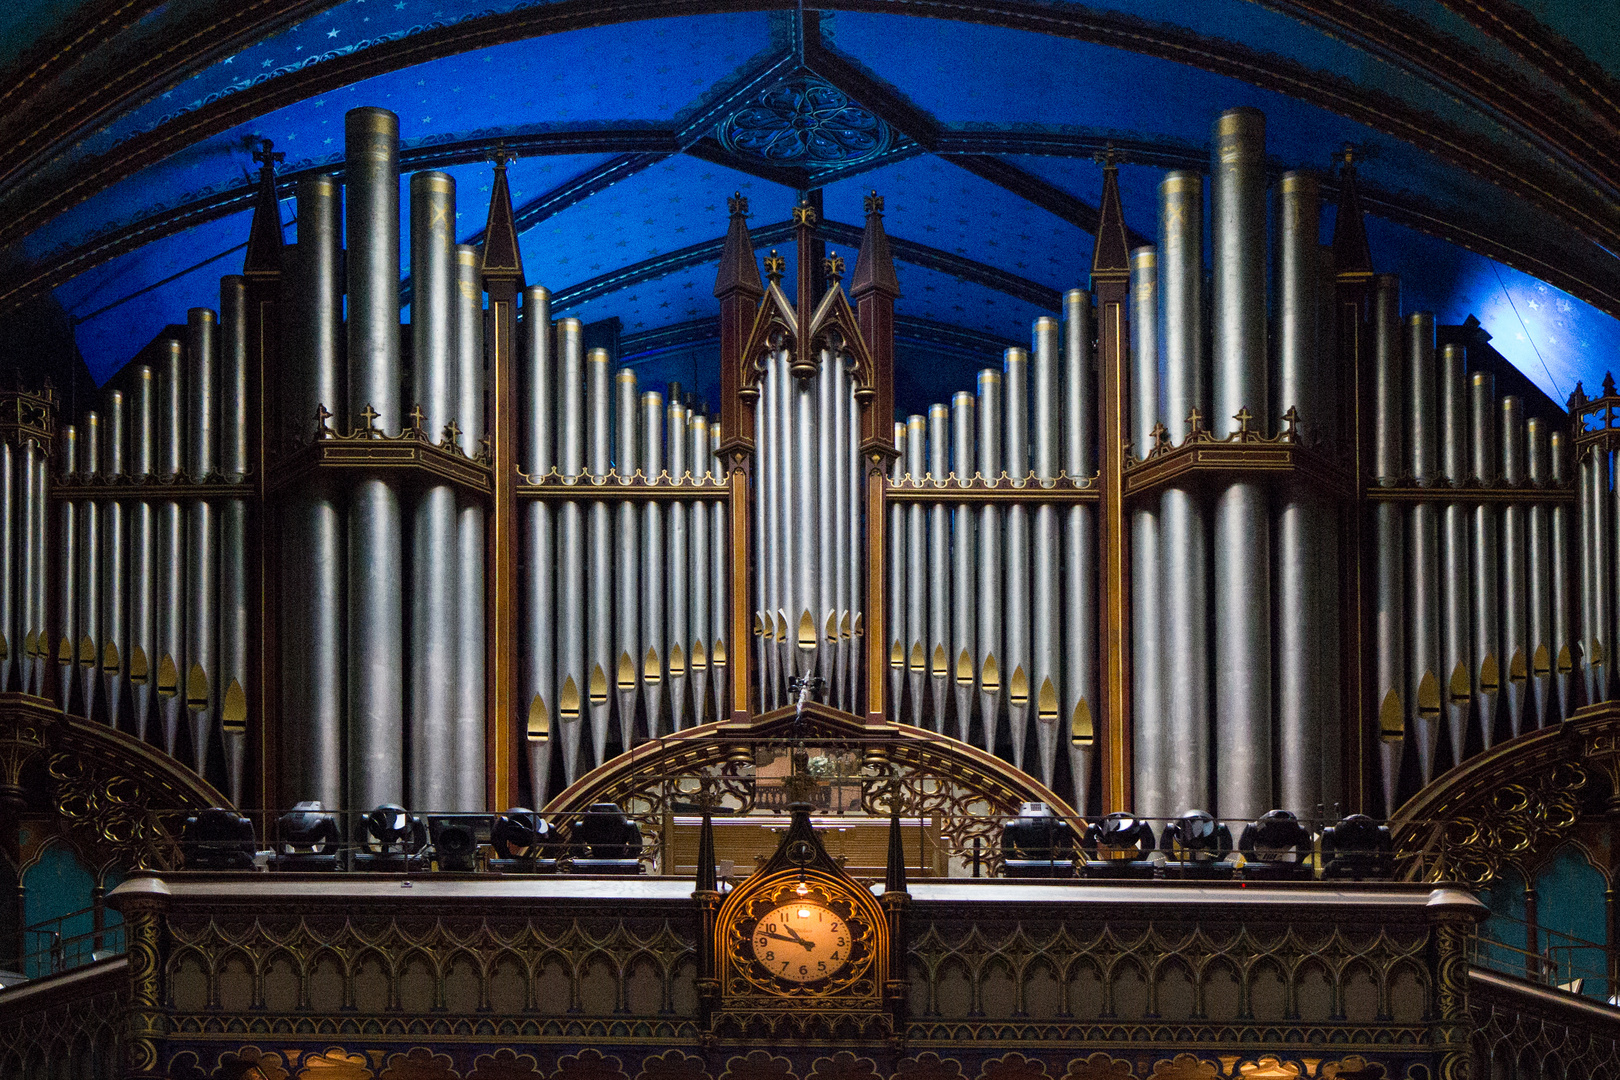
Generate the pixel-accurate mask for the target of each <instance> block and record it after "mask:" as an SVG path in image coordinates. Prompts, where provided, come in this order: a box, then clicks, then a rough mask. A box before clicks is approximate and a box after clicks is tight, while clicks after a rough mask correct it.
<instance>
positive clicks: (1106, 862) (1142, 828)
mask: <svg viewBox="0 0 1620 1080" xmlns="http://www.w3.org/2000/svg"><path fill="white" fill-rule="evenodd" d="M1080 846H1081V848H1082V849H1083V850H1084V851H1085V855H1086V877H1088V878H1150V877H1152V876H1153V870H1154V864H1153V862H1152V860H1150V859H1149V857H1148V856H1149V853H1150V852H1152V851H1153V826H1151V825H1149V824H1148V823H1147V822H1145V821H1143V820H1141V819H1140V818H1138V817H1136V816H1135V815H1134V814H1127V813H1114V814H1109V815H1108V816H1107V817H1105V818H1103V819H1102V820H1100V821H1094V822H1092V823H1091V824H1090V825H1088V826H1086V834H1085V836H1084V838H1082V839H1081V841H1080ZM1133 856H1134V857H1133Z"/></svg>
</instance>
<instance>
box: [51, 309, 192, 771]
mask: <svg viewBox="0 0 1620 1080" xmlns="http://www.w3.org/2000/svg"><path fill="white" fill-rule="evenodd" d="M210 314H212V312H210ZM80 434H81V439H82V443H83V445H82V446H80V448H79V449H80V454H79V475H80V476H82V477H84V478H85V479H91V478H93V477H96V476H99V475H100V474H101V415H100V414H99V413H97V412H95V411H91V412H87V413H85V414H84V428H83V430H82V431H81V433H80ZM78 524H79V621H78V627H77V630H78V637H77V638H75V639H73V640H74V642H75V644H76V645H77V649H76V650H75V660H76V664H77V668H78V674H77V675H75V676H74V684H75V685H76V686H77V687H78V691H79V701H80V704H81V706H82V707H83V710H84V712H83V715H84V717H85V719H87V720H93V719H95V718H96V716H97V712H96V705H97V703H98V702H99V700H100V695H99V694H98V693H97V690H98V689H99V683H100V682H101V680H100V679H99V678H97V676H96V659H97V657H96V654H97V651H98V648H97V644H98V643H97V641H96V637H97V636H98V635H99V634H100V632H101V507H100V506H99V505H97V503H96V501H95V500H94V499H84V500H81V501H80V503H79V522H78ZM197 771H198V772H202V766H201V765H200V764H199V765H198V766H197Z"/></svg>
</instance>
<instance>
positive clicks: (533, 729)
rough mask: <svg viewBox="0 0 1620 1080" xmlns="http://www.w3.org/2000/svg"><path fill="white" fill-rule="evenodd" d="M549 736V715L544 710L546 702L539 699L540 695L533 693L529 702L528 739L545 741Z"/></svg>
mask: <svg viewBox="0 0 1620 1080" xmlns="http://www.w3.org/2000/svg"><path fill="white" fill-rule="evenodd" d="M550 737H551V716H550V714H548V713H547V712H546V703H545V702H543V701H541V700H540V695H539V694H536V695H534V700H533V701H530V702H529V739H530V740H531V741H533V742H545V741H546V740H547V739H548V738H550Z"/></svg>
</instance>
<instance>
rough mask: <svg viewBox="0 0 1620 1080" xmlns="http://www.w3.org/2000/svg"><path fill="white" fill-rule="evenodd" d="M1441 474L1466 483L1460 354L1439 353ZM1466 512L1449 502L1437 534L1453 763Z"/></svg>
mask: <svg viewBox="0 0 1620 1080" xmlns="http://www.w3.org/2000/svg"><path fill="white" fill-rule="evenodd" d="M1440 470H1441V472H1442V473H1443V474H1444V476H1445V478H1446V480H1447V481H1449V482H1450V483H1451V484H1452V485H1454V486H1459V485H1461V484H1463V483H1464V482H1465V481H1466V480H1467V479H1468V386H1467V377H1466V375H1465V374H1464V372H1463V350H1462V347H1461V346H1459V345H1446V346H1444V347H1443V348H1442V349H1441V350H1440ZM1469 517H1470V515H1469V512H1468V506H1467V504H1465V503H1460V502H1456V501H1452V502H1448V503H1446V506H1445V517H1444V520H1443V522H1442V525H1441V535H1440V572H1441V576H1442V579H1443V583H1444V584H1443V590H1442V591H1443V595H1444V598H1445V599H1444V614H1443V618H1442V620H1441V635H1440V640H1441V647H1442V649H1443V650H1444V660H1443V661H1442V671H1443V672H1444V675H1445V698H1446V713H1447V724H1448V727H1449V728H1450V732H1451V753H1452V761H1453V763H1458V762H1461V761H1462V760H1463V758H1464V756H1466V754H1467V735H1468V718H1469V708H1470V704H1471V702H1472V701H1473V697H1474V689H1475V683H1474V678H1475V673H1476V668H1475V665H1474V657H1473V641H1472V638H1471V633H1470V631H1471V629H1472V616H1473V611H1472V608H1471V605H1470V602H1469V580H1470V575H1469V535H1468V534H1469V529H1468V526H1469Z"/></svg>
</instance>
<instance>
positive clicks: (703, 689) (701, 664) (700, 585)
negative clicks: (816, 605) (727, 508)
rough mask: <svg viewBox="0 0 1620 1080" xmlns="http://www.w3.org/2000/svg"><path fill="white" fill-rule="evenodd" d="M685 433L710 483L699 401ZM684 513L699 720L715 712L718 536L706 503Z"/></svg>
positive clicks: (698, 471) (698, 470) (695, 470)
mask: <svg viewBox="0 0 1620 1080" xmlns="http://www.w3.org/2000/svg"><path fill="white" fill-rule="evenodd" d="M687 433H688V437H689V438H690V440H691V447H690V451H689V458H688V460H689V461H690V462H691V465H692V479H693V481H694V482H695V483H699V484H707V483H712V482H713V480H714V454H713V452H712V451H711V450H710V448H709V418H708V416H706V415H705V414H704V412H703V407H702V405H701V404H700V405H699V407H698V408H697V409H696V410H695V411H694V412H693V413H692V419H691V421H690V422H689V424H688V427H687ZM687 513H688V515H689V521H690V527H691V537H692V549H691V558H690V561H689V562H688V563H687V568H686V570H687V573H688V575H689V576H690V580H691V583H692V584H691V589H692V611H691V622H690V629H689V630H688V633H689V635H690V638H691V643H692V651H691V655H690V656H689V657H688V658H687V660H688V668H689V670H690V671H691V680H692V722H693V723H695V724H702V723H705V722H707V721H708V720H711V719H715V718H716V715H717V714H716V713H715V707H716V701H717V699H716V698H715V697H714V684H713V682H712V681H711V679H710V675H709V643H710V641H712V640H713V639H712V638H711V637H710V626H711V622H712V618H713V616H712V614H711V605H710V599H709V594H710V591H711V588H712V584H713V583H712V580H711V577H710V573H711V567H712V566H713V565H714V560H713V557H712V556H711V555H710V553H709V544H710V543H711V542H718V538H716V539H715V540H713V541H711V537H710V531H709V518H710V515H709V508H708V506H706V505H704V504H703V503H701V502H699V503H693V504H691V506H690V508H689V509H688V511H687ZM835 644H836V642H835Z"/></svg>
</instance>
